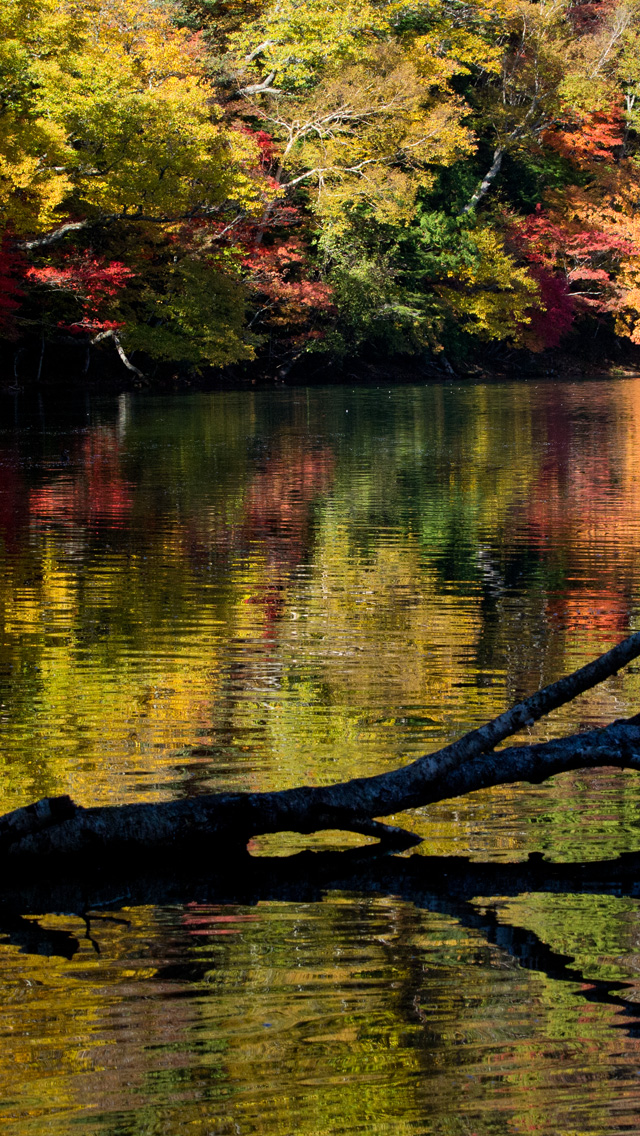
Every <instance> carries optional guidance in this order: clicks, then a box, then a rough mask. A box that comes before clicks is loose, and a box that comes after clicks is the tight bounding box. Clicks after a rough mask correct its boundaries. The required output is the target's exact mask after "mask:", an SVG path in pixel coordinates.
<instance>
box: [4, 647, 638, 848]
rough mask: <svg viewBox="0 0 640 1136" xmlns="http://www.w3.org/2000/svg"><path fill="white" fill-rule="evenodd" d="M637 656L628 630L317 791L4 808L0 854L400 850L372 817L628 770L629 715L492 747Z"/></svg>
mask: <svg viewBox="0 0 640 1136" xmlns="http://www.w3.org/2000/svg"><path fill="white" fill-rule="evenodd" d="M638 655H640V633H636V634H635V635H632V636H630V637H629V638H628V639H625V640H624V641H623V642H622V643H620V644H618V645H617V646H616V647H614V648H612V650H610V651H607V652H606V654H604V655H601V656H600V657H599V658H598V659H596V660H594V661H593V662H591V663H589V664H588V665H587V666H585V667H581V668H580V669H579V670H577V671H575V672H574V673H573V674H571V675H568V676H566V677H565V678H562V679H559V680H558V681H557V682H555V683H552V684H551V685H550V686H547V687H545V688H544V689H543V690H540V691H538V692H537V693H536V694H534V695H532V696H531V697H530V698H527V699H525V700H524V702H520V703H518V705H516V706H514V707H512V709H511V710H508V711H507V712H506V713H504V714H500V715H499V716H498V717H497V718H495V719H493V721H491V722H488V723H487V724H486V725H484V726H481V727H480V728H479V729H476V730H472V731H470V733H468V734H466V735H465V736H464V737H463V738H461V739H460V740H459V741H457V742H454V743H453V744H451V745H449V746H446V747H445V748H444V749H441V750H438V751H437V752H436V753H433V754H429V755H427V756H425V757H422V758H419V759H418V760H417V761H414V762H413V763H411V764H410V765H407V766H404V767H402V768H400V769H395V770H393V771H391V772H389V773H382V774H378V775H377V776H374V777H361V778H356V779H354V780H352V781H346V782H342V783H341V784H337V785H330V786H327V787H317V786H302V787H300V788H297V789H286V790H282V791H280V792H271V793H226V794H215V795H210V796H202V797H196V798H191V799H189V800H181V801H168V802H162V803H159V804H151V803H149V804H147V803H136V804H130V805H120V806H115V807H106V808H89V809H85V808H82V807H80V806H74V805H73V803H72V802H66V801H65V804H64V810H65V815H64V816H61V815H60V814H59V813H58V814H57V815H56V809H55V808H53V807H50V808H49V812H47V808H46V806H45V805H42V804H41V805H39V806H37V808H36V810H35V812H36V813H37V815H38V822H37V825H35V827H32V828H31V829H30V830H25V829H24V827H21V826H23V821H22V820H19V819H16V817H15V814H9V815H8V816H7V817H5V818H3V819H0V834H4V837H3V838H4V843H5V848H4V856H5V860H7V861H10V862H11V863H12V864H13V865H14V866H15V867H16V868H19V867H20V866H24V867H25V868H26V869H27V870H30V868H31V867H33V865H34V864H36V863H37V864H38V865H39V866H40V867H42V866H43V865H44V866H45V867H46V866H47V864H49V863H54V862H55V860H56V859H59V858H60V857H75V858H78V859H79V862H80V861H81V862H82V864H83V865H84V866H85V867H90V868H91V870H95V868H96V867H102V866H104V865H105V864H108V863H111V862H112V861H113V860H114V858H124V859H125V860H130V859H131V857H134V858H136V857H137V858H142V859H144V858H145V857H146V856H153V857H155V856H157V855H158V854H159V853H162V852H166V853H168V854H169V855H171V856H175V855H179V854H181V852H184V851H185V849H187V847H191V848H192V847H193V845H194V844H205V845H207V846H215V845H217V846H218V847H220V846H224V847H225V848H226V849H229V848H230V847H231V848H235V849H236V850H238V849H240V848H242V847H243V846H246V844H247V842H248V841H249V840H250V839H251V838H252V837H254V836H257V835H261V834H264V833H273V832H283V831H296V832H302V833H310V832H315V831H318V830H321V829H342V830H345V831H352V832H358V833H363V834H365V835H371V836H376V837H379V838H380V839H381V840H382V841H383V842H384V843H386V844H388V845H393V846H394V847H408V846H410V845H411V844H413V843H415V842H416V841H417V839H418V838H417V837H415V836H412V834H410V833H403V832H402V830H398V829H397V828H392V827H390V826H388V825H382V824H380V823H379V821H377V820H376V819H374V818H378V817H386V816H390V815H391V814H392V813H396V812H400V811H402V810H404V809H409V808H416V807H420V806H424V805H428V804H432V803H434V802H436V801H440V800H446V799H448V798H451V797H456V796H461V795H463V794H465V793H470V792H474V791H475V790H477V789H482V788H487V787H488V786H492V785H501V784H506V783H512V782H516V781H530V782H540V781H543V780H545V779H546V778H548V777H551V776H553V775H554V774H557V773H562V772H565V771H567V770H570V769H577V768H584V767H593V766H597V765H614V766H618V767H619V768H630V769H640V716H639V717H638V718H632V719H629V720H628V721H619V722H614V723H613V724H611V725H609V726H607V727H605V728H604V729H600V730H591V731H589V732H588V733H583V734H577V735H573V736H571V737H568V738H562V739H558V740H557V741H552V742H548V743H542V744H539V745H526V746H516V747H511V748H509V749H504V750H500V751H495V750H494V747H495V746H496V745H497V744H498V743H499V742H501V741H503V740H504V739H506V738H507V737H509V736H511V735H512V734H514V733H516V732H517V731H518V730H520V729H521V728H522V727H523V726H528V725H530V724H531V723H532V722H534V721H536V720H537V719H539V718H541V717H542V716H543V715H545V714H548V713H549V712H550V711H551V710H553V709H555V708H557V707H559V706H562V705H564V704H565V703H566V702H569V701H570V700H571V699H573V698H575V697H576V696H577V695H578V694H582V693H584V691H586V690H589V689H591V688H592V687H593V686H595V685H597V684H598V683H600V682H602V681H603V680H604V679H606V678H608V677H610V676H611V675H613V674H615V673H616V672H617V671H618V670H620V668H621V667H623V666H624V665H625V664H626V663H628V662H630V661H631V659H634V658H636V657H638ZM32 811H33V810H32ZM21 813H24V810H21ZM42 818H44V822H43V819H42ZM47 818H49V819H47ZM49 820H50V823H49Z"/></svg>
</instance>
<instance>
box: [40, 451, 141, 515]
mask: <svg viewBox="0 0 640 1136" xmlns="http://www.w3.org/2000/svg"><path fill="white" fill-rule="evenodd" d="M73 467H74V469H73V472H72V473H63V472H61V473H60V474H58V476H57V477H56V479H55V480H54V481H51V482H50V483H49V484H47V485H43V486H41V487H40V488H39V489H34V490H32V491H31V493H30V494H29V510H30V513H31V516H32V517H33V518H34V519H36V520H41V521H48V522H51V523H53V524H58V525H74V526H75V525H86V526H91V525H92V524H95V523H97V522H99V523H101V524H103V525H104V524H106V525H108V526H109V527H110V528H120V527H122V525H123V523H124V521H125V519H126V518H128V516H129V514H130V512H131V509H132V506H133V495H132V492H131V488H130V485H129V483H128V482H127V481H126V480H125V478H124V477H123V476H122V473H121V470H120V445H119V441H118V437H117V434H116V432H115V431H113V430H104V429H99V430H93V431H91V432H90V433H89V434H88V435H87V436H86V437H85V438H84V439H83V442H82V446H81V449H80V452H79V454H78V455H77V456H76V455H74V458H73Z"/></svg>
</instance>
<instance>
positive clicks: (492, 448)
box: [0, 380, 640, 1136]
mask: <svg viewBox="0 0 640 1136" xmlns="http://www.w3.org/2000/svg"><path fill="white" fill-rule="evenodd" d="M0 414H1V418H0V613H1V616H0V618H1V632H0V763H1V774H2V775H1V777H0V812H4V811H7V810H9V809H12V808H15V807H18V806H20V805H23V804H27V803H29V802H30V801H32V800H34V799H37V798H39V797H42V796H45V795H51V794H57V793H64V792H68V793H71V795H72V796H73V797H74V798H75V799H76V800H77V801H78V802H80V803H81V804H83V805H90V804H98V803H99V804H117V803H119V802H124V801H132V800H167V799H170V798H173V797H176V796H183V797H184V796H187V795H196V794H199V793H204V792H211V791H213V790H220V789H228V788H235V789H272V788H283V787H286V786H290V785H295V784H320V783H324V784H327V783H330V782H332V781H335V780H340V779H343V778H346V777H348V776H353V775H356V774H368V773H373V772H379V771H382V770H384V769H389V768H393V767H395V766H396V765H398V764H402V763H403V762H406V761H409V760H411V759H413V758H415V757H416V756H418V755H419V754H421V753H424V752H427V751H429V750H433V749H436V748H438V747H439V746H440V745H442V744H444V743H445V742H447V741H449V740H451V739H453V738H455V737H457V736H459V735H460V733H462V732H463V731H465V730H467V729H469V728H471V727H473V726H475V725H477V724H479V723H481V722H483V721H485V720H486V719H487V718H489V717H492V716H494V715H495V714H497V713H499V712H501V711H502V710H503V709H505V708H506V707H507V706H508V705H509V704H510V703H512V702H513V701H514V700H516V699H518V698H519V697H521V696H523V695H525V694H527V693H530V692H532V691H533V690H535V689H536V688H538V687H539V686H540V685H542V684H544V683H546V682H549V681H552V680H553V679H554V678H556V677H558V676H559V675H561V674H563V673H565V672H566V671H568V670H572V669H574V668H575V667H577V666H579V665H581V664H582V663H584V662H586V661H587V660H588V659H589V658H591V657H592V656H593V655H595V654H597V653H599V652H600V651H603V650H605V649H607V648H608V647H609V646H611V645H612V644H613V643H614V642H616V641H617V640H619V639H620V638H622V637H624V636H625V635H626V634H628V633H629V631H631V630H636V629H638V628H640V613H639V611H638V604H639V600H640V381H636V380H625V381H616V382H613V381H610V382H607V383H596V382H585V383H576V382H571V383H564V382H549V383H535V384H533V383H532V384H520V385H517V384H513V385H511V384H503V385H492V386H479V385H475V386H471V385H470V386H455V385H452V386H444V385H441V386H426V387H403V388H400V389H394V390H388V389H379V390H363V389H358V390H351V389H348V388H346V387H342V388H332V389H313V390H294V391H277V392H268V393H247V392H242V393H235V392H232V393H229V392H221V393H214V394H206V395H193V396H190V395H186V396H185V395H178V396H172V397H166V398H165V397H152V396H130V395H123V396H121V397H120V398H119V399H113V400H112V399H104V400H94V399H92V400H90V401H86V402H85V401H84V399H83V398H80V397H79V398H77V399H76V400H75V401H74V400H69V401H68V402H64V400H61V399H60V396H53V395H48V394H46V393H45V394H43V395H42V397H41V398H40V399H39V400H38V399H34V400H33V401H32V402H31V401H29V399H27V397H26V396H25V395H19V396H17V397H15V398H13V399H12V398H9V397H6V396H5V398H4V401H2V402H1V403H0ZM639 675H640V668H639V667H637V666H636V667H633V666H632V667H631V668H629V669H628V670H627V672H625V673H624V674H622V675H620V676H618V677H617V678H615V679H612V680H610V681H609V682H608V683H607V684H605V685H604V686H603V687H602V688H600V689H598V690H597V691H595V692H592V693H590V694H589V695H586V696H584V697H583V698H581V699H579V700H577V701H576V702H575V703H572V704H571V705H570V706H568V707H565V708H563V709H562V710H560V711H558V712H556V713H555V714H554V715H552V716H551V718H550V719H549V720H548V721H547V722H546V723H545V724H541V725H539V726H537V727H536V728H535V731H532V733H531V736H532V737H535V738H545V737H552V736H557V735H559V734H562V733H564V732H567V731H571V730H574V729H578V728H581V727H585V726H593V725H600V724H603V723H605V722H607V721H610V720H611V719H613V718H615V717H621V716H624V715H627V714H632V713H636V712H638V710H639V709H640V678H639ZM639 821H640V791H639V788H638V782H637V777H635V776H634V775H631V774H625V773H620V772H616V771H611V770H603V771H599V772H597V773H588V774H587V773H573V774H566V775H564V776H562V777H559V778H556V779H555V780H554V781H552V782H549V783H548V784H546V785H544V786H541V787H525V786H512V787H507V788H503V789H500V790H492V791H487V792H483V793H478V794H475V795H473V797H470V798H469V799H468V800H462V801H454V802H449V803H444V804H441V805H439V806H437V807H431V808H429V809H428V810H423V811H420V810H418V811H416V812H415V813H413V814H412V815H409V816H406V815H405V816H404V817H403V818H402V819H401V818H398V823H400V822H401V823H405V824H410V825H411V826H412V827H413V828H414V829H415V830H416V831H419V832H420V833H421V835H422V836H423V837H424V843H423V844H422V845H421V846H420V849H419V851H418V852H417V853H414V855H413V856H411V857H410V858H407V857H394V858H392V859H391V860H388V861H386V862H385V864H384V867H380V865H379V864H378V866H377V867H376V866H375V862H374V866H373V868H372V870H371V874H370V876H369V877H368V878H367V879H366V880H365V879H364V878H361V877H358V875H357V873H356V875H355V876H353V877H352V879H351V882H350V876H349V871H348V870H347V868H344V869H339V870H338V869H337V870H336V872H335V873H334V876H335V879H334V880H333V883H332V884H331V885H330V886H327V888H326V889H325V890H323V889H322V888H320V887H318V888H316V889H315V891H314V889H313V888H311V889H310V890H308V891H307V892H305V891H304V888H303V889H302V891H301V890H300V887H298V890H297V891H296V888H295V887H293V885H292V884H291V881H290V880H288V877H287V872H288V871H289V868H288V867H287V864H286V860H284V859H282V860H280V861H279V862H278V863H279V865H280V869H279V871H280V876H279V877H278V879H279V880H280V884H279V885H278V887H276V886H275V885H274V886H271V885H269V887H266V888H263V890H262V891H260V889H258V892H257V893H256V894H252V895H246V896H241V897H238V902H233V903H229V902H227V903H225V902H223V901H222V900H221V899H220V897H219V895H218V893H217V892H216V886H215V885H216V881H222V883H224V878H225V866H224V865H223V864H222V865H211V866H210V870H209V866H207V865H201V864H200V865H194V882H193V885H192V890H191V891H190V890H189V887H188V885H187V886H186V888H185V887H183V889H182V891H181V892H180V894H177V893H174V894H168V895H167V896H166V901H164V902H161V903H159V902H154V901H152V900H151V899H148V900H147V901H146V902H145V901H144V894H143V892H144V889H142V890H140V889H138V890H137V891H135V889H134V892H132V894H131V896H127V895H124V896H123V895H115V894H113V895H105V896H104V897H103V900H102V902H101V905H100V910H99V912H96V914H95V917H92V918H91V919H90V922H89V924H88V925H87V923H86V922H85V921H83V919H82V918H81V917H80V916H79V915H77V914H73V913H66V912H62V913H60V912H56V911H47V910H43V911H42V912H40V911H33V910H32V909H29V910H28V911H26V912H25V916H24V918H22V919H21V918H19V917H18V916H17V915H16V913H15V912H14V913H10V914H8V913H7V912H6V911H3V910H2V909H0V934H1V935H2V938H1V939H0V982H1V983H2V991H3V996H2V999H1V1001H0V1114H1V1115H2V1118H3V1121H4V1125H5V1129H6V1130H7V1132H11V1133H16V1134H17V1133H20V1134H22V1133H24V1134H25V1136H26V1134H40V1133H55V1134H56V1136H58V1134H62V1133H68V1132H75V1131H77V1132H82V1133H88V1134H93V1133H96V1134H98V1133H100V1134H113V1136H134V1134H135V1136H138V1134H145V1136H147V1134H156V1133H158V1134H161V1133H168V1134H173V1133H183V1132H184V1133H188V1134H193V1136H206V1134H218V1133H220V1134H222V1133H225V1134H226V1133H231V1134H235V1133H239V1134H241V1136H253V1134H260V1136H298V1134H302V1136H326V1134H328V1133H344V1134H352V1133H366V1134H369V1136H382V1134H386V1133H394V1134H396V1133H397V1134H400V1136H403V1134H405V1133H406V1134H407V1136H408V1134H411V1136H423V1134H431V1133H438V1134H439V1133H443V1134H446V1136H449V1134H450V1136H489V1134H496V1136H497V1134H500V1136H502V1134H504V1136H510V1134H515V1133H540V1134H549V1136H551V1134H554V1136H556V1134H558V1133H562V1134H563V1136H573V1134H576V1136H577V1134H578V1133H594V1134H609V1133H623V1132H625V1133H628V1132H632V1133H639V1132H640V1031H639V1030H638V1028H637V1023H634V1020H633V1013H632V1011H633V1004H634V1003H636V1002H640V924H639V919H638V900H636V899H635V898H634V897H633V896H628V895H623V894H607V889H606V888H601V889H598V888H597V887H593V888H591V889H590V890H589V889H580V890H576V889H575V888H574V889H573V890H572V888H570V887H564V888H558V889H556V891H554V892H552V891H549V890H539V891H538V890H535V889H532V890H522V888H520V889H518V888H517V887H514V888H512V889H511V890H510V889H509V886H507V883H506V882H504V883H502V885H501V886H500V887H498V883H497V882H496V881H499V880H500V875H499V873H498V871H497V867H498V866H499V865H504V868H503V869H501V870H503V871H504V872H505V873H506V872H507V871H515V870H516V869H515V868H510V867H509V865H514V864H516V865H517V863H518V862H523V861H526V860H527V857H528V855H529V853H532V852H533V853H539V854H543V855H544V857H545V858H546V860H547V861H549V862H550V863H554V862H556V863H557V862H562V861H565V862H566V861H574V860H580V859H586V860H598V859H602V858H606V857H613V856H616V855H617V854H618V853H620V852H625V851H637V850H640V828H639ZM354 842H355V843H357V838H347V837H341V836H339V834H336V835H335V836H328V837H327V836H325V837H322V839H320V838H314V840H313V841H312V843H313V845H314V846H315V847H316V848H317V847H321V846H325V847H326V846H327V844H328V843H329V844H331V846H332V847H336V846H340V847H346V846H351V845H353V843H354ZM308 843H309V842H307V844H308ZM302 847H304V845H303V842H302V838H299V837H295V836H294V835H290V836H287V835H284V836H280V837H277V838H269V840H267V839H266V838H265V839H263V840H261V841H256V843H255V846H254V847H253V849H252V851H253V853H254V855H255V856H256V858H258V857H264V856H265V855H271V856H273V855H278V856H283V857H285V856H290V855H291V854H293V853H296V852H297V851H299V850H300V849H301V848H302ZM349 855H353V852H351V853H349ZM451 855H457V856H469V857H470V858H471V861H472V864H471V867H470V869H469V871H470V873H471V875H470V879H471V883H469V882H468V883H467V885H466V886H467V892H468V893H469V894H468V896H467V899H466V900H465V901H464V902H463V901H460V900H459V897H458V899H456V897H455V896H454V895H453V890H454V889H453V885H452V893H451V894H450V895H448V894H447V893H446V892H444V893H443V892H442V891H441V892H440V893H439V897H437V898H434V896H433V895H431V894H430V893H429V887H430V886H431V885H430V883H429V880H430V879H431V878H432V877H433V873H434V869H433V868H432V867H431V868H430V860H429V857H433V856H440V857H442V856H451ZM487 861H489V862H491V865H492V869H491V870H492V872H493V875H491V877H490V878H489V874H488V873H489V869H488V868H487V869H486V870H485V873H484V875H483V869H482V866H481V864H482V862H485V863H486V862H487ZM291 863H294V861H291ZM207 872H208V875H209V882H207V880H206V879H205V878H204V877H205V875H206V874H207ZM376 873H377V874H376ZM198 876H199V882H195V881H196V877H198ZM509 878H511V877H509ZM506 879H507V876H506V875H505V876H504V880H505V881H506ZM210 885H211V886H210ZM489 885H490V886H489ZM469 889H471V890H470V891H469ZM493 892H495V893H496V894H493ZM242 899H244V902H241V901H240V900H242ZM616 984H617V985H616ZM610 990H611V991H613V992H614V993H613V996H612V997H609V995H608V993H607V992H608V991H610ZM616 991H617V995H616V993H615V992H616ZM616 997H617V998H618V1001H616Z"/></svg>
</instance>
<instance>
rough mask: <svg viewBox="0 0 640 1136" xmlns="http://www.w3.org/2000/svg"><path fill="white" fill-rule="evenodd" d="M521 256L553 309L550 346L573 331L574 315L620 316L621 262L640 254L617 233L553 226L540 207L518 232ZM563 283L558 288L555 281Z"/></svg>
mask: <svg viewBox="0 0 640 1136" xmlns="http://www.w3.org/2000/svg"><path fill="white" fill-rule="evenodd" d="M512 239H513V240H514V243H515V246H516V248H517V250H518V252H519V254H520V255H521V256H522V257H523V259H524V260H525V261H526V262H527V263H528V264H529V265H530V266H531V270H532V274H533V275H534V276H535V278H536V280H538V282H539V284H540V288H541V293H542V299H543V302H544V303H545V306H546V308H547V310H546V316H542V315H541V316H540V317H537V316H536V317H534V318H533V320H532V326H533V325H535V326H538V325H537V323H536V321H537V320H538V319H539V318H542V319H543V320H544V319H548V321H549V326H548V327H547V328H546V330H545V329H544V328H541V327H539V328H538V332H539V334H540V335H541V338H542V341H543V342H544V343H545V344H546V345H547V346H554V341H555V343H557V341H558V337H559V336H561V335H562V334H563V333H564V331H566V330H568V327H569V326H570V312H571V311H573V310H580V309H582V310H583V311H586V310H591V311H593V312H597V313H605V312H611V311H614V310H615V309H616V308H617V306H618V304H619V299H620V297H619V289H618V286H617V284H616V273H617V271H618V269H619V268H620V264H621V262H622V261H623V260H624V259H625V258H626V257H629V256H637V255H639V254H640V248H639V247H638V246H637V245H636V244H634V242H633V241H631V240H629V239H628V238H627V237H621V236H620V235H619V234H618V233H617V232H615V230H614V229H612V228H611V227H610V228H606V227H603V228H602V229H578V228H576V227H575V225H573V226H572V225H571V224H566V225H564V224H562V223H559V222H558V221H554V220H552V219H551V218H550V217H549V216H548V215H547V214H546V213H545V212H544V211H543V210H542V207H541V206H540V205H538V206H537V208H536V212H535V213H534V214H532V215H531V216H530V217H527V218H526V219H525V220H524V221H520V222H517V223H516V224H515V225H514V227H513V229H512ZM552 280H555V281H556V282H557V283H556V284H554V285H552V284H551V283H550V281H552Z"/></svg>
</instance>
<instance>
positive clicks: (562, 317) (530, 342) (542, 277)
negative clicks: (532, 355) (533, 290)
mask: <svg viewBox="0 0 640 1136" xmlns="http://www.w3.org/2000/svg"><path fill="white" fill-rule="evenodd" d="M531 275H532V276H533V277H534V278H535V280H536V281H537V284H538V287H539V289H540V299H541V301H542V304H543V307H542V308H532V309H531V311H530V312H528V313H527V314H528V315H529V317H530V322H529V323H528V324H527V326H526V329H525V330H524V335H523V338H524V341H525V343H526V345H527V347H529V348H530V349H531V350H532V351H544V350H545V349H546V348H553V347H558V345H559V344H560V342H561V340H562V338H563V336H564V335H566V333H567V332H568V331H569V329H570V328H571V325H572V323H573V316H574V307H575V302H574V299H573V297H572V296H571V294H570V292H569V286H568V284H567V281H566V280H565V279H564V278H563V277H562V276H560V275H558V274H555V275H554V274H553V273H551V272H548V271H547V270H546V269H544V268H541V267H540V266H536V267H535V268H533V269H532V271H531Z"/></svg>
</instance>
